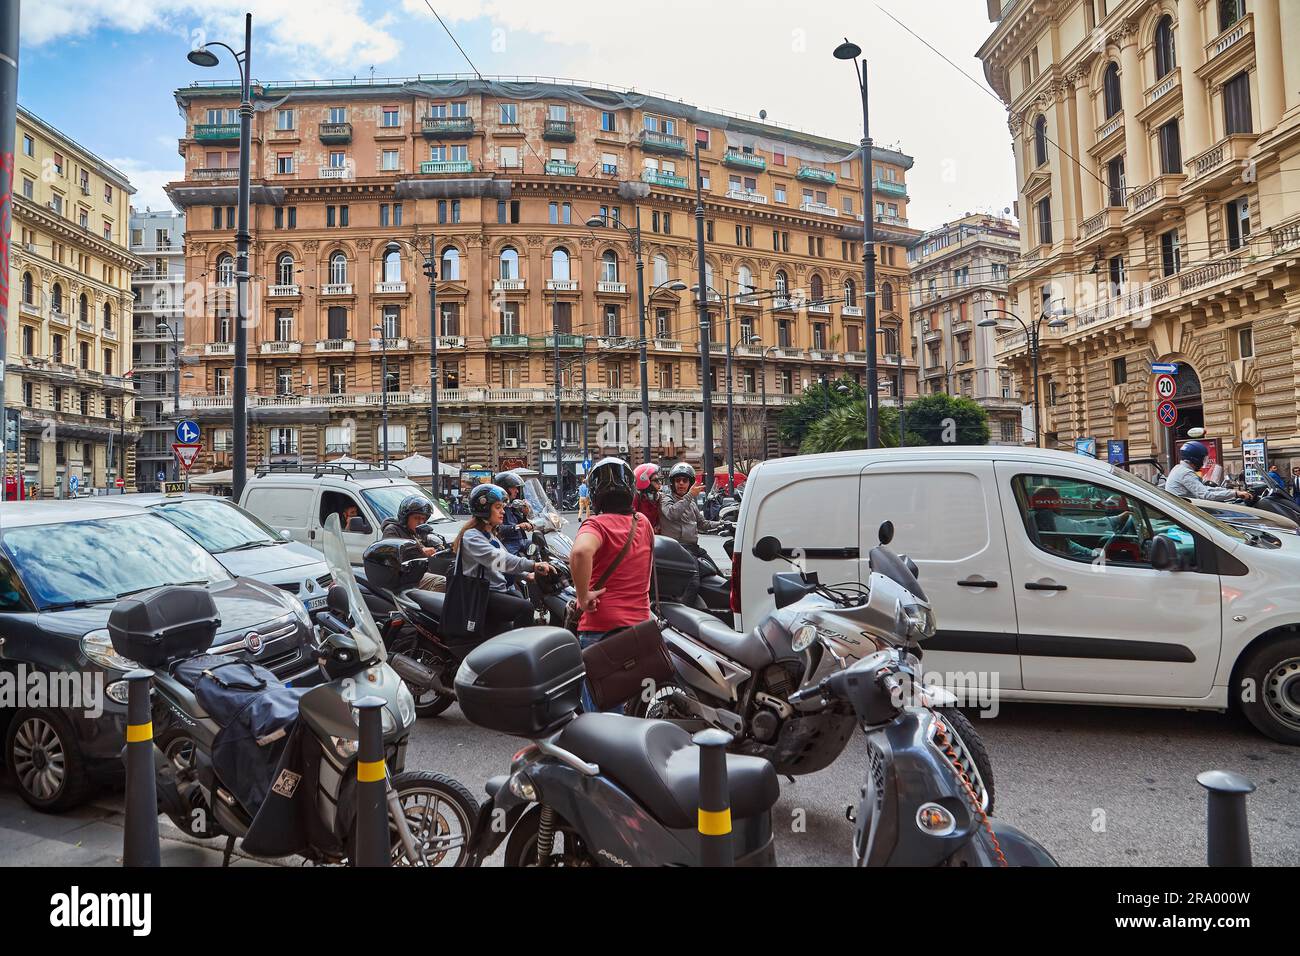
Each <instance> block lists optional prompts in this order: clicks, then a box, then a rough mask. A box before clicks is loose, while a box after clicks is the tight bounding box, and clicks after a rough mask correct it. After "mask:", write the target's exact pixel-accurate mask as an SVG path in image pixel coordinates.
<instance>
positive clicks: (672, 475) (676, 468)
mask: <svg viewBox="0 0 1300 956" xmlns="http://www.w3.org/2000/svg"><path fill="white" fill-rule="evenodd" d="M678 478H688V479H690V482H691V484H695V469H694V468H692V467H691V466H690V465H688V464H686V462H684V461H679V462H678V463H677V464H675V465H673V467H672V468H671V469H670V470H669V472H668V487H670V488H671V487H672V484H673V482H674V481H676V480H677V479H678Z"/></svg>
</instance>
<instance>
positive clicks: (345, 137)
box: [320, 123, 352, 143]
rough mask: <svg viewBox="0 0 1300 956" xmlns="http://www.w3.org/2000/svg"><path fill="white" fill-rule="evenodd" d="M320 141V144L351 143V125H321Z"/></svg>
mask: <svg viewBox="0 0 1300 956" xmlns="http://www.w3.org/2000/svg"><path fill="white" fill-rule="evenodd" d="M320 141H321V142H322V143H350V142H352V124H351V123H321V124H320Z"/></svg>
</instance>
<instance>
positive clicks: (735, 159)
mask: <svg viewBox="0 0 1300 956" xmlns="http://www.w3.org/2000/svg"><path fill="white" fill-rule="evenodd" d="M722 165H724V166H731V167H733V168H735V169H756V170H758V171H759V172H763V171H765V170H766V169H767V160H766V159H764V158H763V157H762V156H759V155H758V154H756V153H747V152H745V151H744V150H742V149H728V150H727V151H726V152H725V153H723V154H722Z"/></svg>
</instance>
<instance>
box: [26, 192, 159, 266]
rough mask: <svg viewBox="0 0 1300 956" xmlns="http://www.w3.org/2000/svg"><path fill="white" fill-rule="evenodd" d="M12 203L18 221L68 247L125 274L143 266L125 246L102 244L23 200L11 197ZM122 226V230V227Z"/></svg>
mask: <svg viewBox="0 0 1300 956" xmlns="http://www.w3.org/2000/svg"><path fill="white" fill-rule="evenodd" d="M13 199H14V211H15V212H16V213H17V218H18V220H19V221H23V220H26V221H28V222H31V223H33V224H35V225H37V226H39V227H40V228H42V229H45V230H47V231H48V232H51V233H53V234H54V235H55V236H57V237H58V238H59V239H61V240H66V241H67V242H69V243H73V244H80V245H83V246H88V247H89V248H90V250H91V251H92V252H94V253H95V254H96V255H98V256H99V257H100V258H102V259H108V260H109V261H110V262H113V263H115V264H117V265H119V266H121V267H123V268H125V269H127V270H128V271H130V270H132V269H135V268H136V267H137V266H139V265H141V264H142V262H143V260H142V259H140V257H139V256H137V255H134V254H133V253H132V252H131V251H130V250H129V249H127V248H126V247H125V246H119V245H118V244H117V243H115V242H106V241H105V240H104V239H103V238H101V237H100V236H97V235H95V234H94V233H93V232H91V231H90V230H89V229H83V228H82V227H81V226H79V225H76V224H75V223H73V222H71V221H70V220H68V219H65V218H64V217H62V216H58V215H55V214H54V213H53V212H51V211H50V210H48V209H46V208H45V207H44V206H41V205H39V204H38V203H35V202H32V201H31V200H30V199H27V198H26V197H24V196H15V197H13ZM122 225H123V227H124V228H125V224H122Z"/></svg>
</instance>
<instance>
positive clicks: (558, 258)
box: [551, 246, 569, 281]
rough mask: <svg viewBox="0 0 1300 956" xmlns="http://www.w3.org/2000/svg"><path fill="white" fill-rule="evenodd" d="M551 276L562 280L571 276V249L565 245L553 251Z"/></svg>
mask: <svg viewBox="0 0 1300 956" xmlns="http://www.w3.org/2000/svg"><path fill="white" fill-rule="evenodd" d="M551 278H552V279H558V280H561V281H565V280H567V279H568V278H569V250H568V249H566V248H564V246H560V247H559V248H558V249H556V250H555V251H554V252H552V253H551Z"/></svg>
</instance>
